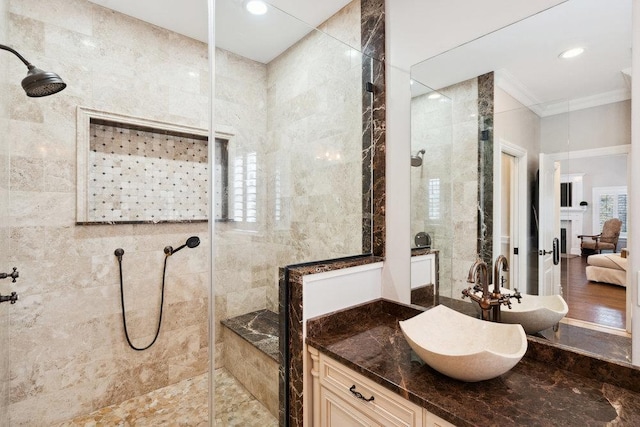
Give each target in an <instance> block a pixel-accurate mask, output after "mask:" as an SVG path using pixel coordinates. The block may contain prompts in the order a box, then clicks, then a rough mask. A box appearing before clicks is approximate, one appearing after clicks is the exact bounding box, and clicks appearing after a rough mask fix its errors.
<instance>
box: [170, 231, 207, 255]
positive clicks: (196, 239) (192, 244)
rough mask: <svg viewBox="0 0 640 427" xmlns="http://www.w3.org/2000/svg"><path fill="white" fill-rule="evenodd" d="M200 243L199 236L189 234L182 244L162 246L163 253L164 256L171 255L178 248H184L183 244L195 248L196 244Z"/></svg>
mask: <svg viewBox="0 0 640 427" xmlns="http://www.w3.org/2000/svg"><path fill="white" fill-rule="evenodd" d="M199 244H200V238H199V237H198V236H191V237H189V238H188V239H187V242H186V243H185V244H184V245H180V246H178V247H177V248H175V249H173V247H171V246H167V247H165V248H164V253H165V255H166V256H171V255H173V254H175V253H176V252H178V251H179V250H180V249H182V248H184V247H185V246H187V247H189V248H195V247H196V246H198V245H199Z"/></svg>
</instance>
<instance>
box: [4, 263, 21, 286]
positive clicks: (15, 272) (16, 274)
mask: <svg viewBox="0 0 640 427" xmlns="http://www.w3.org/2000/svg"><path fill="white" fill-rule="evenodd" d="M8 277H11V279H12V280H11V281H12V282H14V283H15V281H16V279H17V278H18V277H20V272H19V271H18V267H13V271H12V272H11V273H0V279H6V278H8Z"/></svg>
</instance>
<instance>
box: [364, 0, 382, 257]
mask: <svg viewBox="0 0 640 427" xmlns="http://www.w3.org/2000/svg"><path fill="white" fill-rule="evenodd" d="M384 5H385V2H384V0H362V2H361V6H360V7H361V22H360V28H361V50H362V52H363V53H364V55H363V57H362V85H363V86H362V87H363V91H362V153H363V170H362V174H363V175H362V176H363V184H362V185H363V193H362V194H363V203H362V209H363V233H362V236H363V252H365V253H372V254H373V255H375V256H384V247H385V245H384V236H385V228H386V226H385V204H386V84H385V69H384V61H385V13H384ZM369 87H370V89H371V91H368V90H367V88H369ZM367 249H368V250H367Z"/></svg>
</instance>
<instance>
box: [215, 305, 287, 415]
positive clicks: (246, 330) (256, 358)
mask: <svg viewBox="0 0 640 427" xmlns="http://www.w3.org/2000/svg"><path fill="white" fill-rule="evenodd" d="M220 323H222V325H223V328H222V329H223V330H222V334H223V342H224V348H223V353H224V355H223V361H224V366H225V368H226V369H227V370H228V371H229V372H230V373H231V375H233V376H234V377H235V378H236V379H237V380H238V381H240V383H242V385H243V386H244V387H245V388H246V389H247V390H248V391H249V392H250V393H251V394H252V395H253V396H254V397H255V398H256V399H258V401H259V402H260V403H262V404H263V405H264V406H265V407H266V408H267V409H268V410H269V412H271V413H272V414H273V416H275V417H276V418H277V417H278V409H279V406H278V369H279V357H280V356H279V347H278V339H279V338H278V337H279V323H278V314H277V313H274V312H273V311H270V310H258V311H254V312H251V313H247V314H243V315H240V316H236V317H232V318H229V319H225V320H222V321H221V322H220Z"/></svg>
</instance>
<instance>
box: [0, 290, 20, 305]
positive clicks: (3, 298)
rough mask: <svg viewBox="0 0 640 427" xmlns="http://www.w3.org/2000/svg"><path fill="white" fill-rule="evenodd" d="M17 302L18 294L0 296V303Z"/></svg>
mask: <svg viewBox="0 0 640 427" xmlns="http://www.w3.org/2000/svg"><path fill="white" fill-rule="evenodd" d="M16 301H18V294H16V293H15V292H11V295H0V302H11V304H15V303H16Z"/></svg>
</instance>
